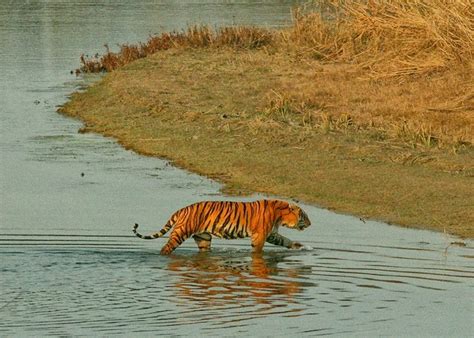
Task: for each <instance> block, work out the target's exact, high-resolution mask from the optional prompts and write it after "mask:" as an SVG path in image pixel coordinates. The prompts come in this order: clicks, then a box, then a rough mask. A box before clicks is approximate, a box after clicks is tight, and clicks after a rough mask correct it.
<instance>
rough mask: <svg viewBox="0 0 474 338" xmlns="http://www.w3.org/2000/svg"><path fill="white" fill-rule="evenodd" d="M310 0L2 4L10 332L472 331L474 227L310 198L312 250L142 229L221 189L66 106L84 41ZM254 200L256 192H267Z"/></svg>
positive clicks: (2, 258) (250, 19) (0, 72)
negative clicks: (203, 240) (127, 145)
mask: <svg viewBox="0 0 474 338" xmlns="http://www.w3.org/2000/svg"><path fill="white" fill-rule="evenodd" d="M295 3H297V2H296V1H231V0H228V1H217V0H216V1H199V0H195V1H151V0H148V1H146V0H140V1H125V0H115V1H105V0H103V1H92V0H77V1H59V0H57V1H53V0H49V1H48V0H36V1H35V0H31V1H26V0H23V1H7V0H2V1H0V46H1V48H0V60H1V62H0V128H1V129H0V131H1V138H0V141H1V142H0V151H1V155H0V156H1V158H0V159H1V163H0V184H1V186H0V187H1V195H0V198H1V200H0V202H1V205H0V336H33V335H37V336H59V335H61V336H71V335H81V336H82V335H101V336H110V335H132V334H133V335H137V334H140V335H148V336H151V335H166V336H183V335H192V336H288V335H295V336H318V335H336V336H361V337H368V336H443V337H447V336H450V337H468V336H473V335H474V325H473V324H472V323H473V322H474V317H473V313H474V311H473V310H474V308H473V307H474V305H473V304H474V282H473V277H474V264H473V258H474V251H473V248H474V245H473V241H469V240H468V241H461V240H459V239H457V238H454V237H451V236H448V235H444V234H440V233H434V232H430V231H420V230H413V229H404V228H400V227H397V226H390V225H387V224H382V223H379V222H374V221H363V220H360V219H358V218H355V217H351V216H347V215H340V214H336V213H332V212H330V211H327V210H324V209H320V208H316V207H313V206H309V205H304V204H302V206H303V208H304V209H305V210H306V211H307V213H308V215H309V217H310V219H311V220H312V222H313V225H312V227H310V228H309V229H307V230H305V231H304V232H294V231H290V230H288V231H285V230H283V233H284V234H285V235H287V236H288V237H290V238H292V239H295V240H299V241H301V242H303V244H304V245H305V250H301V251H289V250H286V249H285V250H283V249H279V248H275V247H271V245H267V246H266V247H265V249H266V250H265V253H264V255H263V256H261V257H258V256H252V255H251V254H250V245H249V241H248V240H235V241H225V240H214V241H213V245H214V246H215V249H214V250H213V251H212V252H211V253H209V254H199V253H197V251H196V248H195V246H194V243H193V241H192V240H191V241H188V242H186V243H184V244H183V245H182V246H181V247H180V248H179V249H177V250H176V251H175V253H174V254H173V255H171V256H170V257H162V256H160V255H159V249H160V247H161V246H162V245H163V242H164V240H156V241H141V240H139V239H138V238H136V237H134V236H133V235H132V232H131V227H132V225H133V223H134V222H138V223H140V224H142V226H141V228H140V231H142V232H151V231H156V230H158V229H159V228H160V227H161V226H162V225H163V224H164V223H165V222H166V220H167V217H168V216H169V215H170V214H171V213H172V212H173V211H175V210H177V209H179V208H180V207H182V206H185V205H187V204H190V203H193V202H196V201H200V200H216V199H226V200H235V199H236V198H232V197H228V196H223V195H222V194H220V192H219V189H220V185H219V184H218V183H216V182H213V181H211V180H208V179H206V178H204V177H201V176H199V175H195V174H192V173H189V172H186V171H183V170H180V169H177V168H175V167H173V166H172V165H170V163H168V162H167V161H165V160H160V159H153V158H146V157H143V156H139V155H137V154H135V153H133V152H131V151H127V150H124V149H122V148H121V147H120V146H118V145H117V144H116V143H115V142H114V140H111V139H107V138H104V137H101V136H99V135H94V134H79V133H78V129H79V128H80V127H81V123H80V122H79V121H77V120H73V119H69V118H66V117H64V116H61V115H59V114H57V112H56V110H57V107H58V106H59V105H61V104H63V103H64V102H65V101H66V100H67V97H68V95H69V94H70V93H72V92H73V91H76V90H81V89H82V88H83V87H84V86H85V85H87V84H88V83H90V82H91V81H95V80H97V78H98V77H97V76H85V77H75V75H73V74H71V73H70V71H71V70H73V69H75V68H77V66H78V60H79V55H80V54H81V53H86V54H91V55H92V54H95V53H100V52H103V51H104V48H103V45H104V44H105V43H107V44H108V45H109V46H111V47H112V48H114V46H116V45H117V44H118V43H123V42H131V43H133V42H137V41H144V40H146V39H147V37H148V36H149V35H150V34H155V33H159V32H162V31H167V30H181V29H183V28H185V27H186V26H187V25H190V24H194V23H206V24H211V25H214V26H221V25H229V24H256V25H262V26H266V27H280V26H284V25H286V24H288V23H289V22H290V9H291V7H292V6H293V5H294V4H295ZM259 197H261V196H251V197H248V198H243V199H241V200H253V199H255V198H259Z"/></svg>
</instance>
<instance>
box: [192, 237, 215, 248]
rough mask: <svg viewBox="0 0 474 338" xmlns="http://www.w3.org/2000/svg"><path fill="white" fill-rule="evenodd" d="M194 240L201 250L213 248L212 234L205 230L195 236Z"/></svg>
mask: <svg viewBox="0 0 474 338" xmlns="http://www.w3.org/2000/svg"><path fill="white" fill-rule="evenodd" d="M193 239H194V241H195V242H196V244H197V246H198V248H199V251H209V250H211V240H212V236H211V234H209V233H207V232H203V233H200V234H196V235H194V236H193Z"/></svg>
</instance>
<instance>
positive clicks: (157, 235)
mask: <svg viewBox="0 0 474 338" xmlns="http://www.w3.org/2000/svg"><path fill="white" fill-rule="evenodd" d="M172 227H173V224H171V223H170V222H168V223H166V225H165V226H164V227H163V229H161V230H160V231H158V232H155V233H152V234H151V235H147V236H145V235H142V234H140V233H138V231H137V228H138V224H137V223H135V225H134V226H133V233H134V234H135V236H137V237H139V238H141V239H156V238H160V237H162V236H163V235H164V234H166V233H167V232H168V231H170V229H171V228H172Z"/></svg>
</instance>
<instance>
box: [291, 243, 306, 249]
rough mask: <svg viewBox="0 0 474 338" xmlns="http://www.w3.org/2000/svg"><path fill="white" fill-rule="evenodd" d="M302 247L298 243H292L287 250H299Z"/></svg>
mask: <svg viewBox="0 0 474 338" xmlns="http://www.w3.org/2000/svg"><path fill="white" fill-rule="evenodd" d="M303 247H304V245H303V244H301V243H300V242H293V243H291V246H290V247H289V249H293V250H298V249H301V248H303Z"/></svg>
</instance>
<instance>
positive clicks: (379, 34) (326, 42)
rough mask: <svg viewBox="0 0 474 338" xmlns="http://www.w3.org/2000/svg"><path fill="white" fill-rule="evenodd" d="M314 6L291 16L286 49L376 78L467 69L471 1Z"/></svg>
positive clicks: (472, 37)
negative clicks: (357, 67) (342, 63)
mask: <svg viewBox="0 0 474 338" xmlns="http://www.w3.org/2000/svg"><path fill="white" fill-rule="evenodd" d="M314 3H316V4H317V8H318V11H313V10H307V9H306V10H305V8H299V9H298V10H296V11H295V12H294V24H293V27H291V29H289V30H287V31H285V32H284V33H283V34H282V35H283V40H284V41H285V43H286V46H287V47H294V48H295V49H297V50H298V51H300V52H304V53H306V54H307V55H309V56H312V57H316V58H320V59H323V60H325V61H345V62H352V63H355V64H357V65H360V66H362V67H364V68H365V69H367V70H368V71H369V72H370V73H371V74H372V75H373V76H376V77H390V76H405V75H423V74H429V73H432V72H435V71H440V70H446V69H448V68H450V67H452V66H465V67H467V69H468V70H469V71H472V60H473V58H474V6H473V4H472V1H471V0H457V1H446V0H412V1H400V0H385V1H353V0H329V1H328V0H325V1H323V0H321V1H315V2H314ZM310 8H311V7H310ZM321 9H324V10H321ZM328 17H329V19H328Z"/></svg>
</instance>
